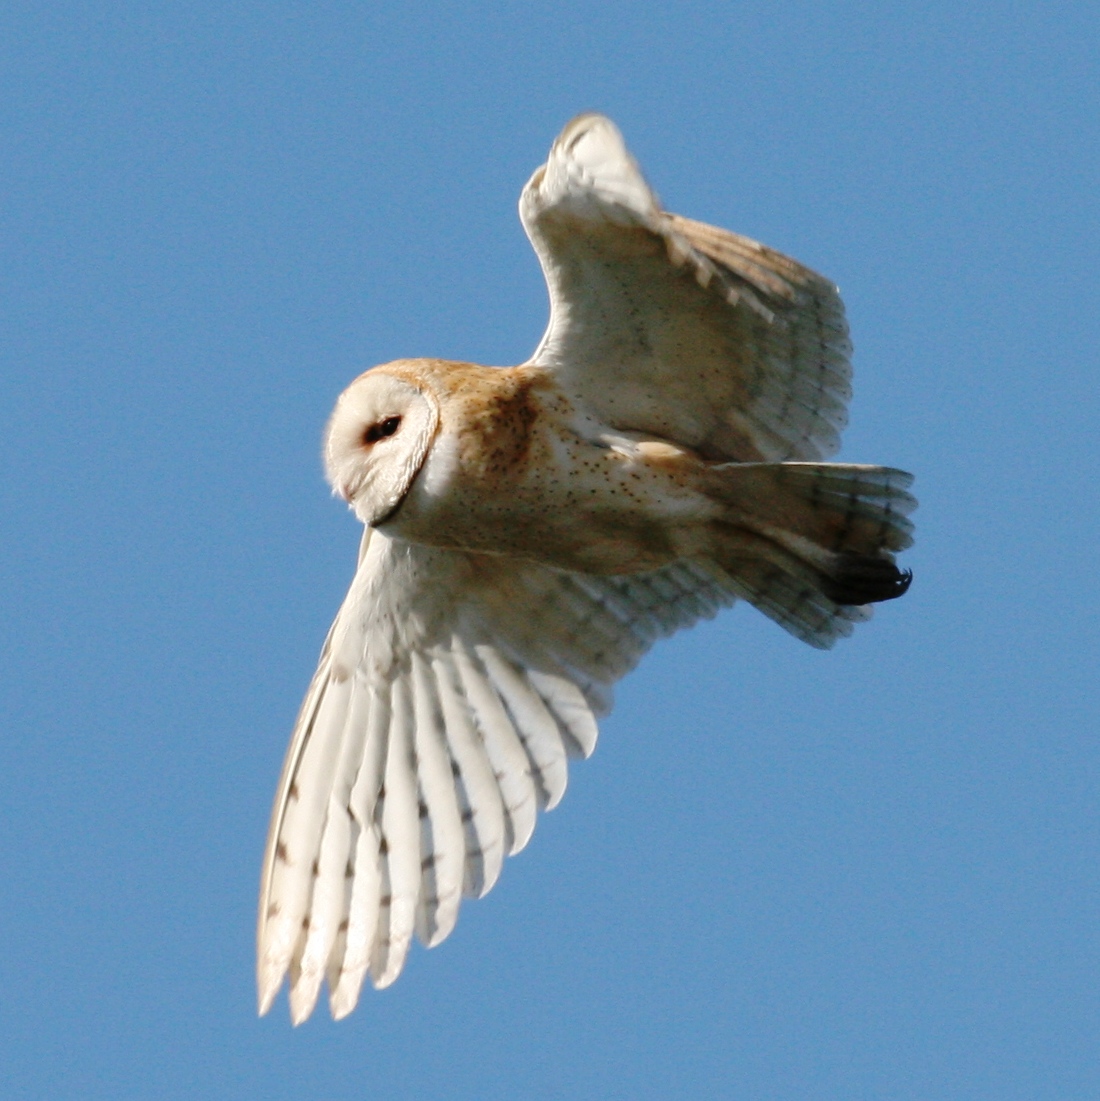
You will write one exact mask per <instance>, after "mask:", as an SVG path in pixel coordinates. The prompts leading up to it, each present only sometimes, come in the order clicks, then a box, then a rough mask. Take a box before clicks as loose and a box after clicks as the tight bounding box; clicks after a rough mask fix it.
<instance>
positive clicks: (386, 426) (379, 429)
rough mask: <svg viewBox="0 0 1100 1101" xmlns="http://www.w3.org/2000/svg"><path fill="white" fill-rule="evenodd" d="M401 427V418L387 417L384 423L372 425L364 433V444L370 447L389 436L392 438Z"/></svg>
mask: <svg viewBox="0 0 1100 1101" xmlns="http://www.w3.org/2000/svg"><path fill="white" fill-rule="evenodd" d="M400 427H401V418H400V417H387V418H386V419H385V420H384V421H379V422H378V423H377V424H372V425H371V426H370V427H369V428H368V429H367V430H366V431H365V432H364V433H363V443H364V444H367V445H370V444H372V443H377V442H378V441H379V440H384V439H385V438H386V437H387V436H392V435H393V434H394V433H395V432H396V431H397V430H398V428H400Z"/></svg>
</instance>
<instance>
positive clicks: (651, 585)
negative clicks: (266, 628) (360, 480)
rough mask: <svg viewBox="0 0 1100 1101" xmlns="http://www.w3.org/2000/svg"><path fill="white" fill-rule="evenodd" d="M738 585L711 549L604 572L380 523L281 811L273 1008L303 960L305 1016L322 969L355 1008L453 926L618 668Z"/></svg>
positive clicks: (602, 707)
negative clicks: (392, 529) (490, 551)
mask: <svg viewBox="0 0 1100 1101" xmlns="http://www.w3.org/2000/svg"><path fill="white" fill-rule="evenodd" d="M732 601H733V592H732V588H731V582H730V581H729V580H728V579H727V578H726V577H725V576H724V575H723V574H721V573H720V572H719V571H717V570H716V569H712V568H711V567H708V566H705V565H702V564H695V563H690V562H678V563H676V564H674V565H672V566H669V567H667V568H665V569H662V570H660V571H657V572H655V573H650V574H640V575H633V576H629V577H595V576H589V575H580V574H570V573H563V572H560V571H555V570H550V569H547V568H545V567H542V566H538V565H536V564H533V563H525V562H518V561H511V560H508V559H504V558H501V557H498V556H488V555H473V554H467V553H463V552H458V551H446V550H438V549H434V548H430V547H424V546H418V545H414V544H408V543H402V542H398V541H393V540H390V539H389V538H388V537H386V536H385V535H383V534H381V533H380V532H377V531H375V532H372V533H368V539H367V541H366V542H365V544H364V553H363V555H362V557H361V561H360V565H359V569H358V571H357V573H356V577H355V579H354V581H353V583H352V586H351V589H350V591H349V593H348V596H347V598H346V600H345V602H344V604H343V606H342V607H341V609H340V612H339V614H338V615H337V618H336V622H335V623H334V624H333V627H332V630H331V631H330V632H329V636H328V639H327V640H326V642H325V645H324V648H323V650H322V653H321V659H320V665H319V668H318V670H317V673H316V675H315V677H314V679H313V682H312V684H311V686H310V689H309V691H308V693H307V695H306V700H305V703H304V704H303V706H302V711H301V713H300V715H299V719H298V723H297V726H296V728H295V732H294V736H293V738H292V740H291V746H290V749H289V751H288V753H287V758H286V763H285V765H284V768H283V775H282V779H281V781H280V784H279V789H278V795H277V797H276V801H275V808H274V811H273V814H272V822H271V829H270V833H269V837H268V846H267V854H266V857H265V860H264V872H263V883H262V886H261V896H260V912H259V927H258V981H259V994H260V1011H261V1012H262V1013H263V1012H266V1011H267V1010H268V1009H269V1008H270V1006H271V1004H272V1002H273V1001H274V999H275V996H276V994H277V993H278V990H279V987H280V986H281V985H282V982H283V979H284V977H287V976H289V984H290V1008H291V1016H292V1019H293V1020H294V1021H295V1023H298V1022H300V1021H303V1020H305V1019H306V1018H307V1017H308V1016H309V1015H310V1013H311V1012H312V1011H313V1009H314V1007H315V1005H316V1002H317V998H318V996H319V993H320V989H321V985H322V983H323V982H324V981H325V980H327V982H328V987H329V999H330V1006H331V1010H332V1013H333V1016H335V1017H338V1018H339V1017H343V1016H345V1015H346V1014H348V1013H350V1012H351V1010H352V1009H353V1008H354V1006H355V1004H356V1002H357V1000H358V998H359V993H360V989H361V986H362V984H363V982H364V981H365V979H366V977H367V975H368V974H369V975H370V977H371V979H372V981H373V983H374V984H375V985H376V986H378V987H384V986H387V985H388V984H389V983H391V982H393V980H394V979H396V978H397V976H398V975H399V974H400V972H401V969H402V967H403V966H404V962H405V959H406V956H407V953H408V950H409V946H410V944H411V941H412V938H413V935H414V933H415V934H416V935H417V936H418V937H419V939H420V940H421V941H422V942H423V943H424V944H425V945H428V946H429V947H430V946H432V945H435V944H438V943H439V942H440V941H442V940H443V939H444V938H445V937H446V936H447V935H448V934H449V933H450V931H451V930H452V928H453V927H454V924H455V920H456V918H457V915H458V908H459V902H460V899H461V897H462V896H463V895H467V896H480V895H483V894H485V893H486V892H487V891H488V890H489V889H490V888H491V887H492V886H493V884H494V883H495V882H496V879H497V877H498V875H499V874H500V870H501V865H502V863H503V859H504V856H505V855H507V854H511V853H515V852H518V851H519V850H520V849H522V848H523V847H524V845H526V844H527V841H528V840H529V839H530V837H531V833H532V831H533V829H534V826H535V820H536V815H537V811H538V809H539V808H542V809H550V808H552V807H553V806H555V805H556V804H557V802H558V801H559V800H560V799H561V797H562V795H563V793H564V791H565V786H566V780H567V760H568V758H570V757H576V756H582V757H584V756H588V755H589V754H590V753H591V752H592V750H593V749H594V747H595V743H596V720H595V715H597V714H600V713H602V712H605V711H606V710H607V709H608V708H609V707H610V705H611V696H610V688H611V685H612V684H613V683H614V681H616V680H617V679H618V678H619V677H621V676H622V675H623V674H624V673H626V672H627V671H629V670H630V669H631V668H633V666H634V665H635V664H636V663H637V661H638V660H639V659H640V658H641V656H642V655H643V654H644V653H645V651H646V650H647V649H648V648H649V646H650V645H652V643H653V642H654V641H656V640H657V639H658V638H660V637H662V636H665V635H668V634H670V633H672V632H673V631H675V630H677V629H678V628H680V627H686V626H688V625H689V624H691V623H693V622H694V621H695V620H697V619H698V618H700V617H709V616H713V615H714V614H715V613H716V612H717V611H718V610H719V609H720V608H722V607H725V606H727V605H729V604H730V603H732Z"/></svg>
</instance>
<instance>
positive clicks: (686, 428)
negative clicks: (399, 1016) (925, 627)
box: [258, 115, 915, 1021]
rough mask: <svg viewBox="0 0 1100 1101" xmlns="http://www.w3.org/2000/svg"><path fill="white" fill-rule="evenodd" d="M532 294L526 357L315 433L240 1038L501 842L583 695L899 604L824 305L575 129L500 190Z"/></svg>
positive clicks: (434, 898)
mask: <svg viewBox="0 0 1100 1101" xmlns="http://www.w3.org/2000/svg"><path fill="white" fill-rule="evenodd" d="M520 213H521V217H522V219H523V223H524V226H525V228H526V229H527V232H528V234H529V236H530V237H531V240H532V243H533V244H534V246H535V249H536V252H537V253H538V256H539V259H540V262H541V263H542V266H543V270H544V272H545V274H546V277H547V283H548V286H549V289H550V299H551V316H550V324H549V327H548V329H547V332H546V335H545V336H544V337H543V340H542V342H541V343H540V345H539V347H538V349H537V350H536V352H535V354H534V356H532V358H531V360H530V361H529V362H528V363H526V364H523V365H521V366H519V367H510V368H494V367H482V366H478V365H475V364H468V363H452V362H448V361H444V360H435V359H414V360H398V361H396V362H394V363H389V364H385V365H383V366H380V367H376V368H374V369H372V370H370V371H368V372H366V373H365V374H364V375H362V376H360V378H358V379H356V380H355V382H353V383H352V384H351V386H349V387H348V389H347V390H346V391H345V392H344V394H343V395H342V396H341V398H340V400H339V402H338V404H337V407H336V410H335V412H334V413H333V416H332V419H331V421H330V423H329V428H328V433H327V439H326V446H325V462H326V468H327V471H328V475H329V478H330V481H331V483H332V485H333V487H334V489H335V490H336V492H337V493H339V494H341V495H342V496H343V497H344V498H345V499H346V500H347V501H348V503H349V504H350V505H351V507H352V508H353V509H354V511H355V512H356V514H357V515H358V516H359V518H360V519H361V520H362V521H363V522H364V524H366V525H367V534H366V536H365V537H364V541H363V547H362V551H361V553H360V563H359V569H358V571H357V573H356V576H355V580H354V581H353V583H352V587H351V590H350V592H349V593H348V597H347V599H346V600H345V602H344V605H343V607H342V608H341V610H340V613H339V614H338V616H337V619H336V622H335V623H334V624H333V628H332V631H331V632H330V634H329V638H328V640H327V641H326V643H325V647H324V650H323V651H322V655H321V662H320V666H319V668H318V671H317V674H316V675H315V677H314V680H313V683H312V685H311V687H310V690H309V692H308V694H307V696H306V700H305V703H304V704H303V707H302V711H301V714H300V715H299V719H298V724H297V726H296V729H295V734H294V738H293V740H292V742H291V747H290V750H289V752H288V755H287V760H286V763H285V765H284V769H283V777H282V780H281V782H280V789H279V795H278V796H277V798H276V804H275V810H274V813H273V817H272V825H271V831H270V835H269V840H268V852H267V856H266V858H265V864H264V878H263V885H262V888H261V899H260V920H259V937H258V939H259V985H260V1007H261V1012H266V1010H267V1008H268V1007H269V1006H270V1004H271V1001H272V1000H273V998H274V996H275V994H276V993H277V991H278V988H279V985H280V984H281V982H282V979H283V977H284V975H286V974H287V973H289V976H290V1001H291V1011H292V1016H293V1018H294V1020H295V1021H299V1020H302V1019H304V1018H305V1017H306V1016H308V1015H309V1013H310V1012H311V1011H312V1009H313V1006H314V1004H315V1002H316V999H317V995H318V992H319V989H320V985H321V982H322V980H323V979H325V978H326V977H327V979H328V983H329V988H330V998H331V1004H332V1011H333V1014H334V1015H335V1016H338V1017H339V1016H343V1015H344V1014H346V1013H348V1012H350V1010H351V1009H352V1008H353V1007H354V1005H355V1003H356V1000H357V999H358V996H359V990H360V986H361V984H362V982H363V979H364V977H365V975H366V974H367V972H368V971H369V972H370V974H371V976H372V978H373V980H374V982H375V984H376V985H378V986H385V985H387V984H388V983H390V982H392V981H393V980H394V979H395V978H396V977H397V975H398V974H399V972H400V970H401V968H402V966H403V964H404V960H405V956H406V953H407V950H408V946H409V943H410V940H411V936H412V934H413V932H414V931H415V932H417V933H418V935H419V936H420V938H421V940H423V941H424V943H425V944H428V945H432V944H436V943H438V942H439V941H440V940H442V939H443V938H444V937H445V936H447V934H448V933H449V932H450V930H451V928H452V927H453V925H454V922H455V919H456V917H457V911H458V905H459V901H460V898H461V896H462V895H463V894H464V893H465V894H467V895H480V894H483V893H484V892H485V891H487V890H488V889H489V888H490V887H491V886H492V884H493V883H494V882H495V880H496V878H497V876H498V874H499V872H500V868H501V863H502V861H503V857H504V855H505V854H507V853H509V852H516V851H518V850H519V849H521V848H522V847H523V846H524V844H526V842H527V839H528V838H529V837H530V834H531V830H532V829H533V828H534V823H535V811H536V808H537V807H538V806H542V807H545V808H549V807H552V806H554V805H555V804H556V802H557V801H558V800H559V799H560V798H561V795H562V793H563V792H564V789H565V784H566V759H567V757H568V756H571V755H585V756H586V755H587V754H588V753H590V752H591V751H592V749H593V747H594V745H595V738H596V726H595V720H594V717H593V716H594V714H595V713H601V712H604V711H606V710H607V708H608V707H609V706H610V695H609V689H610V685H611V684H612V683H613V682H614V681H615V680H616V679H618V677H620V676H621V675H622V674H623V673H624V672H626V671H627V670H628V669H630V668H631V667H632V666H633V665H634V664H635V663H636V662H637V661H638V659H639V658H640V657H641V655H642V654H643V653H644V652H645V650H646V649H648V647H649V646H650V645H651V644H652V642H653V641H654V640H655V639H656V638H658V637H661V636H663V635H665V634H668V633H671V632H672V631H674V630H676V629H678V628H679V627H682V626H686V625H688V624H690V623H691V622H694V621H695V620H696V619H698V618H699V617H701V616H710V615H713V614H715V612H716V611H717V610H718V609H719V608H721V607H724V606H727V605H728V604H730V603H732V601H733V600H734V598H735V597H737V596H741V597H743V598H744V599H746V600H748V601H749V602H751V603H752V604H754V605H755V606H756V607H757V608H759V609H760V610H761V611H763V612H764V613H765V614H766V615H768V616H770V617H771V618H772V619H774V620H776V621H777V622H779V623H780V624H781V625H782V626H784V627H785V628H786V629H787V630H788V631H790V632H791V633H792V634H794V635H795V636H797V637H798V638H800V639H803V640H804V641H806V642H809V643H810V644H811V645H815V646H821V647H827V646H830V645H831V644H832V643H833V642H834V641H835V640H836V639H837V638H838V637H841V636H843V635H845V634H848V633H850V632H851V629H852V626H853V624H854V623H856V622H858V621H860V620H864V619H866V618H867V617H868V615H869V609H868V608H867V605H868V604H870V603H873V602H876V601H881V600H888V599H891V598H893V597H896V596H899V595H901V594H902V593H903V592H904V591H905V590H906V588H907V586H908V582H909V577H908V575H907V574H903V573H902V572H900V571H899V570H898V568H897V566H896V564H895V561H894V555H895V553H896V552H898V551H900V550H903V549H904V548H905V547H907V546H908V545H909V544H910V542H911V530H912V525H911V524H910V522H909V520H908V513H909V512H910V511H911V510H912V509H913V507H914V505H915V502H914V500H913V498H912V497H911V496H909V494H908V492H907V489H908V486H909V484H910V481H911V479H910V477H909V475H907V474H904V473H902V472H901V471H897V470H892V469H890V468H886V467H876V466H857V465H852V464H838V463H825V462H821V461H820V460H821V459H823V458H824V457H825V456H827V455H828V454H830V453H831V452H832V451H834V450H835V448H836V446H837V444H838V441H839V430H840V428H841V427H842V426H843V423H844V418H845V404H846V401H847V399H848V397H849V393H850V391H849V378H850V367H849V364H848V356H849V353H850V345H849V344H848V340H847V328H846V325H845V322H844V314H843V307H842V305H841V302H840V298H839V296H838V294H837V292H836V288H835V287H833V286H832V285H831V284H830V283H828V282H827V281H826V280H824V279H822V278H821V277H820V276H818V275H816V274H815V273H813V272H811V271H809V270H808V269H806V268H804V267H802V266H801V265H800V264H798V263H796V262H795V261H793V260H790V259H789V258H787V257H784V256H781V255H779V254H778V253H775V252H773V251H771V250H770V249H766V248H764V247H763V246H761V245H758V244H756V243H755V242H752V241H749V240H747V239H745V238H742V237H737V236H736V235H734V234H730V233H727V232H726V231H724V230H720V229H716V228H714V227H711V226H706V225H703V224H701V223H698V222H693V221H690V220H689V219H686V218H680V217H678V216H676V215H672V214H668V213H666V212H665V211H663V210H661V208H660V207H659V205H658V204H657V201H656V199H655V198H654V196H653V194H652V192H650V190H649V189H648V187H647V186H646V184H645V181H644V180H643V179H642V177H641V174H640V173H639V171H638V169H637V165H635V163H634V161H633V160H632V159H631V157H630V155H629V153H628V152H627V151H626V148H625V146H624V145H623V143H622V139H621V137H620V136H619V134H618V131H617V130H616V129H615V128H614V126H613V125H612V124H611V123H610V122H609V121H608V120H606V119H604V118H601V117H600V116H597V115H587V116H582V117H581V118H579V119H576V120H574V122H572V123H570V124H569V126H567V127H566V129H565V130H564V131H563V133H562V135H561V136H560V137H559V138H558V140H557V142H555V144H554V147H553V149H552V150H551V153H550V158H549V161H548V163H547V164H546V165H545V166H543V167H542V168H540V169H539V170H538V171H537V172H536V173H535V175H534V176H533V177H532V179H531V181H530V182H529V183H528V185H527V187H526V188H525V189H524V191H523V195H522V197H521V200H520Z"/></svg>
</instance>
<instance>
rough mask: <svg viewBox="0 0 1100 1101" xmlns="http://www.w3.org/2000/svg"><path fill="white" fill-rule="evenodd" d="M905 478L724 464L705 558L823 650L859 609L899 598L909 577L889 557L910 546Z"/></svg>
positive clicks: (831, 466) (710, 488)
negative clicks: (718, 506) (711, 559)
mask: <svg viewBox="0 0 1100 1101" xmlns="http://www.w3.org/2000/svg"><path fill="white" fill-rule="evenodd" d="M911 482H912V478H911V477H910V476H909V475H908V474H905V473H904V472H902V471H900V470H892V469H890V468H888V467H878V466H856V465H853V464H842V463H740V464H734V463H725V464H721V465H716V466H713V467H710V468H709V469H708V471H707V474H706V492H707V495H708V496H709V497H710V498H711V499H712V500H714V501H716V502H719V503H720V504H721V505H722V506H723V513H724V515H723V517H722V519H721V520H719V521H717V522H715V523H714V524H713V525H712V528H711V532H712V541H713V542H712V552H711V553H712V555H713V557H714V559H715V560H716V561H717V562H718V564H719V565H721V566H722V568H723V569H724V570H726V572H727V573H728V574H729V575H730V577H731V578H732V580H733V582H734V584H735V585H736V587H737V588H738V589H739V591H740V592H741V594H742V595H743V596H744V597H745V599H747V600H748V601H750V602H751V603H752V604H754V605H756V606H757V607H758V608H760V610H761V611H763V612H764V613H765V614H766V615H769V616H771V618H773V619H775V620H777V621H778V622H779V623H781V624H782V625H783V626H784V627H786V628H787V630H789V631H791V632H792V633H793V634H795V635H797V636H798V637H799V638H803V639H804V640H805V641H807V642H810V643H811V644H813V645H818V646H828V645H831V644H832V642H833V641H834V640H835V638H836V637H837V636H838V635H840V634H847V633H848V632H850V630H851V626H850V624H851V623H852V622H854V621H856V620H858V619H861V618H866V614H867V613H864V612H862V610H861V609H862V606H863V605H866V604H872V603H876V602H878V601H883V600H892V599H894V598H895V597H899V596H901V595H902V594H903V593H904V592H905V591H906V589H908V587H909V582H910V579H911V576H912V575H911V574H909V573H907V572H903V571H901V570H899V569H898V567H897V566H896V564H895V562H894V554H895V552H897V551H900V550H904V549H905V548H906V547H908V546H909V545H910V544H911V543H912V530H913V525H912V523H911V522H910V520H909V519H908V514H909V513H910V512H912V510H913V509H914V508H915V507H916V501H915V500H914V498H913V497H912V496H910V494H909V493H908V492H907V489H908V486H909V485H910V484H911Z"/></svg>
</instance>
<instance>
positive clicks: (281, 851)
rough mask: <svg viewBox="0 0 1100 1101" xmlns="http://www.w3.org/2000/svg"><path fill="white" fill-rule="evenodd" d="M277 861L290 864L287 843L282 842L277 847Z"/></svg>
mask: <svg viewBox="0 0 1100 1101" xmlns="http://www.w3.org/2000/svg"><path fill="white" fill-rule="evenodd" d="M275 859H276V860H278V861H281V862H282V863H283V864H289V863H290V856H289V855H288V854H287V851H286V842H285V841H280V842H279V843H278V844H277V845H276V846H275Z"/></svg>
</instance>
